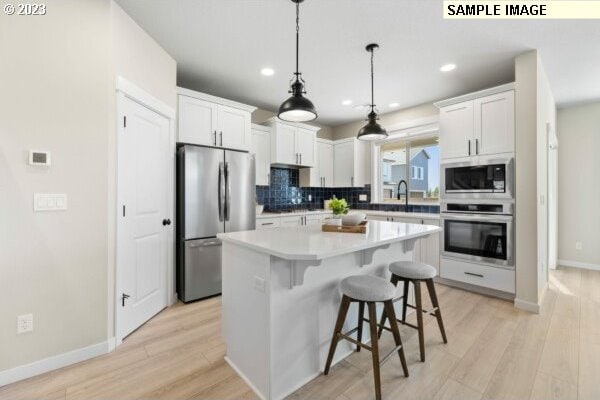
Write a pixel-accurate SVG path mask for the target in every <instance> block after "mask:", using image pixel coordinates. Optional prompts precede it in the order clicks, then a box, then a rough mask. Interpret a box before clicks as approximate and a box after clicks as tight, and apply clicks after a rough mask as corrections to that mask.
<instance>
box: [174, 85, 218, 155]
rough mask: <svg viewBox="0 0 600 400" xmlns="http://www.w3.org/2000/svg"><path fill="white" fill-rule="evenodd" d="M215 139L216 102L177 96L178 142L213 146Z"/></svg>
mask: <svg viewBox="0 0 600 400" xmlns="http://www.w3.org/2000/svg"><path fill="white" fill-rule="evenodd" d="M216 140H217V104H215V103H211V102H208V101H204V100H200V99H196V98H193V97H188V96H179V140H178V141H179V142H182V143H192V144H205V145H209V146H214V145H215V141H216Z"/></svg>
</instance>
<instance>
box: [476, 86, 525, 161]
mask: <svg viewBox="0 0 600 400" xmlns="http://www.w3.org/2000/svg"><path fill="white" fill-rule="evenodd" d="M473 108H474V111H475V131H474V135H475V154H477V155H490V154H499V153H512V152H513V151H514V149H515V92H514V91H512V90H511V91H509V92H504V93H498V94H495V95H492V96H487V97H484V98H481V99H476V100H475V101H474V107H473Z"/></svg>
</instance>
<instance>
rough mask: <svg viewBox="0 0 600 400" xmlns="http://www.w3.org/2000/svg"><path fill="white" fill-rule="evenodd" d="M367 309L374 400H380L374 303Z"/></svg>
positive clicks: (369, 304)
mask: <svg viewBox="0 0 600 400" xmlns="http://www.w3.org/2000/svg"><path fill="white" fill-rule="evenodd" d="M367 305H368V307H369V325H370V328H371V349H372V350H371V355H372V356H373V378H374V379H375V398H376V399H377V400H380V399H381V375H380V374H379V343H378V340H379V339H378V338H377V309H376V307H375V303H374V302H368V303H367Z"/></svg>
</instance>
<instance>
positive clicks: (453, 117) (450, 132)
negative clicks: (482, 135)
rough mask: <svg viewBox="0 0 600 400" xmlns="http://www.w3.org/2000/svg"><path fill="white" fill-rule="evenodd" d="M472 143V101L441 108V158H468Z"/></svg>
mask: <svg viewBox="0 0 600 400" xmlns="http://www.w3.org/2000/svg"><path fill="white" fill-rule="evenodd" d="M472 141H473V101H466V102H463V103H459V104H453V105H451V106H448V107H444V108H442V109H441V110H440V154H441V157H442V158H444V159H446V158H459V157H468V156H470V155H471V150H472V149H471V147H472V146H474V143H471V142H472ZM473 154H475V153H474V152H473Z"/></svg>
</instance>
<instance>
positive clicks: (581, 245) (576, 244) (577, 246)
mask: <svg viewBox="0 0 600 400" xmlns="http://www.w3.org/2000/svg"><path fill="white" fill-rule="evenodd" d="M575 250H583V243H581V242H575Z"/></svg>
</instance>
